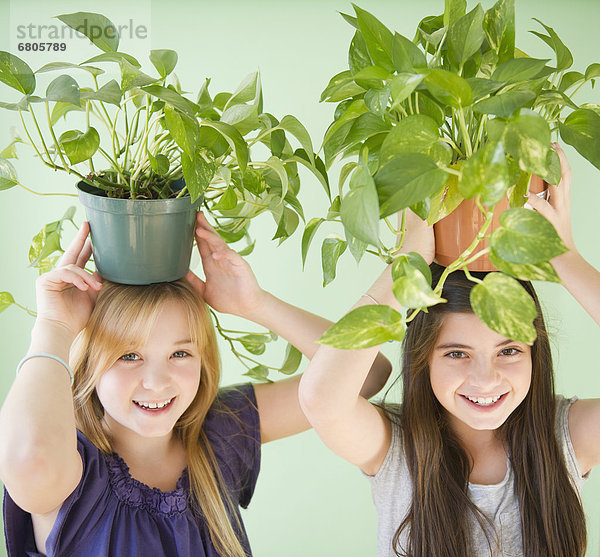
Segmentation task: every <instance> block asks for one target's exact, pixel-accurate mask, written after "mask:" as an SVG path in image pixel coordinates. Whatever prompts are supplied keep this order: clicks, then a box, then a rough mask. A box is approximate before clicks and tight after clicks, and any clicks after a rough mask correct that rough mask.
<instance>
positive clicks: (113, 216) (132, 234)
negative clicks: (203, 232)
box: [77, 182, 202, 284]
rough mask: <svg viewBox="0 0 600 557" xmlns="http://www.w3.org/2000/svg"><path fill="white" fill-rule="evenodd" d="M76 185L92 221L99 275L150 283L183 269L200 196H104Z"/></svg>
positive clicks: (179, 275) (182, 272) (174, 276)
mask: <svg viewBox="0 0 600 557" xmlns="http://www.w3.org/2000/svg"><path fill="white" fill-rule="evenodd" d="M181 185H183V183H182V184H181ZM77 189H78V193H79V200H80V201H81V203H82V204H83V206H84V207H85V210H86V215H87V220H88V221H89V223H90V234H91V237H92V249H93V257H94V263H95V264H96V268H97V270H98V273H99V274H100V276H102V277H103V278H105V279H107V280H110V281H112V282H118V283H121V284H152V283H156V282H170V281H173V280H177V279H180V278H182V277H183V276H185V275H186V274H187V272H188V270H189V266H190V259H191V255H192V247H193V241H194V230H195V223H196V213H197V211H198V208H199V206H200V204H201V203H202V198H200V199H198V200H196V201H195V202H194V203H191V201H190V197H189V196H184V197H180V198H171V199H116V198H108V197H106V195H105V194H104V192H103V191H102V190H100V189H98V188H95V187H93V186H90V185H89V184H86V183H85V182H79V183H78V184H77Z"/></svg>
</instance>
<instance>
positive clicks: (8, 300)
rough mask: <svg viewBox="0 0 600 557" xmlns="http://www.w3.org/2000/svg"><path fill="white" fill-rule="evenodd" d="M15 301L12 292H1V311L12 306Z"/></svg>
mask: <svg viewBox="0 0 600 557" xmlns="http://www.w3.org/2000/svg"><path fill="white" fill-rule="evenodd" d="M14 303H15V299H14V298H13V297H12V294H11V293H10V292H0V313H2V312H3V311H4V310H5V309H6V308H8V307H10V306H12V305H13V304H14Z"/></svg>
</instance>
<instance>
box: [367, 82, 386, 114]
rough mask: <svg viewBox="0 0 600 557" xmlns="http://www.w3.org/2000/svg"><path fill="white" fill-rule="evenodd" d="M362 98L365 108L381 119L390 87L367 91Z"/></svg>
mask: <svg viewBox="0 0 600 557" xmlns="http://www.w3.org/2000/svg"><path fill="white" fill-rule="evenodd" d="M364 98H365V104H366V105H367V108H368V109H369V110H370V111H371V112H373V113H374V114H376V115H377V116H379V117H380V118H383V117H384V115H385V109H386V108H387V105H388V100H389V98H390V86H389V85H386V86H385V87H381V88H374V89H369V90H368V91H367V92H366V93H365V97H364Z"/></svg>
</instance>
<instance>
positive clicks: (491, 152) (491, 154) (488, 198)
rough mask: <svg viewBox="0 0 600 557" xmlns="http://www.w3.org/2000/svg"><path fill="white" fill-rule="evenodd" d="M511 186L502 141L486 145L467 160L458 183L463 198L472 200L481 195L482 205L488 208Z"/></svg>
mask: <svg viewBox="0 0 600 557" xmlns="http://www.w3.org/2000/svg"><path fill="white" fill-rule="evenodd" d="M509 186H510V182H509V179H508V166H507V164H506V156H505V154H504V147H503V146H502V142H501V141H498V142H497V143H488V144H486V145H485V146H484V147H483V148H480V149H479V150H478V151H476V152H475V153H474V154H473V156H472V157H471V158H469V159H467V160H466V161H465V162H464V164H463V166H462V173H461V177H460V179H459V181H458V189H459V191H460V194H461V195H462V196H463V197H465V198H466V199H470V198H472V197H474V196H476V195H480V196H481V202H482V204H483V205H486V206H491V205H495V204H496V203H498V201H500V200H501V199H502V198H503V197H504V195H505V194H506V191H507V190H508V188H509Z"/></svg>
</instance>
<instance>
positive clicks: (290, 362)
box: [279, 343, 302, 375]
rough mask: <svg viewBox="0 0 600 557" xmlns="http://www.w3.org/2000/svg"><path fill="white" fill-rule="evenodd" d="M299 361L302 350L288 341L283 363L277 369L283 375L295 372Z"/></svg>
mask: <svg viewBox="0 0 600 557" xmlns="http://www.w3.org/2000/svg"><path fill="white" fill-rule="evenodd" d="M301 361H302V352H300V350H298V349H297V348H296V347H295V346H293V345H292V344H290V343H288V345H287V348H286V350H285V356H284V359H283V365H282V366H281V367H280V368H279V371H280V372H281V373H284V374H285V375H292V374H293V373H296V371H297V369H298V367H299V366H300V362H301Z"/></svg>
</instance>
